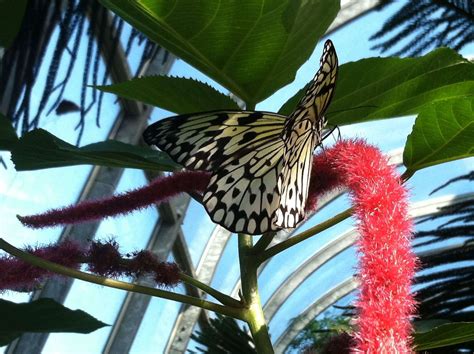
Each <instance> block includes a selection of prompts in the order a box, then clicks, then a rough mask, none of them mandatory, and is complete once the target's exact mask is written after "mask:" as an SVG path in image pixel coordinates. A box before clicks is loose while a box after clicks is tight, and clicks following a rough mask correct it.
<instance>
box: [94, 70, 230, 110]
mask: <svg viewBox="0 0 474 354" xmlns="http://www.w3.org/2000/svg"><path fill="white" fill-rule="evenodd" d="M97 88H98V89H99V90H101V91H104V92H110V93H113V94H116V95H117V96H120V97H124V98H128V99H132V100H137V101H141V102H143V103H146V104H150V105H152V106H157V107H161V108H163V109H166V110H168V111H171V112H174V113H176V114H184V113H193V112H202V111H213V110H218V109H239V106H238V105H237V103H235V101H233V100H232V99H231V98H230V97H229V96H228V95H225V94H223V93H221V92H219V91H217V90H216V89H215V88H213V87H211V86H209V85H208V84H205V83H202V82H200V81H197V80H193V79H186V78H183V77H170V76H147V77H142V78H138V79H133V80H131V81H126V82H122V83H118V84H114V85H109V86H98V87H97Z"/></svg>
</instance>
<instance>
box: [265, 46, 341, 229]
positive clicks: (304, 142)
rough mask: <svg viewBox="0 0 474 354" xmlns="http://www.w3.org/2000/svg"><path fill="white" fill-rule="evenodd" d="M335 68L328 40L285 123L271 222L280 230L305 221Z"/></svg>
mask: <svg viewBox="0 0 474 354" xmlns="http://www.w3.org/2000/svg"><path fill="white" fill-rule="evenodd" d="M337 65H338V64H337V55H336V51H335V49H334V46H333V44H332V42H331V41H329V40H328V41H326V43H325V45H324V51H323V55H322V56H321V61H320V68H319V70H318V72H317V73H316V75H315V76H314V79H313V81H312V82H311V84H310V86H309V88H308V90H307V91H306V93H305V95H304V96H303V98H302V99H301V101H300V102H299V104H298V106H297V108H296V110H295V111H294V112H293V113H292V114H291V115H290V116H289V117H288V120H287V121H286V123H285V128H284V132H283V141H284V143H285V153H284V155H283V161H284V163H283V167H282V170H281V174H280V176H279V178H278V182H277V192H278V194H279V195H280V205H279V207H278V208H277V210H276V212H275V215H274V218H273V223H274V224H275V225H277V226H280V227H282V228H294V227H296V226H297V225H298V223H299V222H301V221H302V220H303V219H304V217H305V212H304V208H305V205H306V200H307V197H308V189H309V181H310V176H311V167H312V156H313V151H314V148H315V147H316V146H318V145H319V144H320V143H321V138H322V130H323V128H324V126H325V125H326V119H325V117H324V112H325V111H326V109H327V107H328V105H329V103H330V101H331V98H332V94H333V91H334V87H335V83H336V76H337V68H338V66H337Z"/></svg>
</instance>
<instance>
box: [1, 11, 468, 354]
mask: <svg viewBox="0 0 474 354" xmlns="http://www.w3.org/2000/svg"><path fill="white" fill-rule="evenodd" d="M401 3H402V2H398V3H397V4H395V5H392V6H390V7H388V8H387V9H386V10H385V11H384V12H371V13H369V14H368V15H366V16H364V17H362V18H360V19H358V20H356V21H353V22H352V23H351V24H350V25H349V26H348V27H344V28H342V29H341V30H339V31H337V32H335V33H333V34H331V37H330V38H331V40H332V41H333V42H334V44H335V47H336V50H337V52H338V56H339V61H340V63H341V64H342V63H345V62H348V61H354V60H358V59H361V58H365V57H371V56H378V55H379V53H377V52H375V51H373V50H371V49H370V47H371V46H372V45H373V42H370V41H369V40H368V38H369V37H370V36H371V35H372V34H373V33H374V32H375V31H376V30H377V29H379V27H380V25H381V23H382V21H383V19H384V18H386V17H387V16H388V15H389V14H390V13H392V12H393V11H394V10H395V9H396V8H398V6H400V4H401ZM127 27H128V26H126V28H127ZM125 34H126V33H125ZM53 35H54V36H57V31H56V32H55V33H54V34H53ZM124 36H125V35H124ZM83 42H84V43H82V45H83V46H84V45H85V41H83ZM322 42H324V41H321V42H320V44H319V45H318V46H317V47H316V49H315V51H314V53H313V55H312V56H311V58H310V59H309V60H308V61H307V62H306V63H305V64H304V65H303V66H302V67H301V68H300V69H299V70H298V72H297V75H296V78H295V81H294V82H293V83H291V84H289V85H287V86H285V87H284V88H282V89H280V90H279V91H277V92H276V93H275V94H274V95H272V96H271V97H270V98H268V99H266V100H265V101H263V102H261V103H260V104H259V105H258V106H257V109H259V110H266V111H277V110H278V109H279V108H280V106H281V105H282V104H283V103H284V102H285V101H286V100H287V99H288V98H290V97H291V96H292V95H293V94H294V93H295V92H296V91H297V90H298V89H300V88H301V87H303V86H304V85H305V84H306V83H307V82H308V81H309V80H310V79H311V78H312V77H313V76H314V74H315V72H316V71H317V68H318V65H319V57H320V55H321V51H322V44H321V43H322ZM53 49H54V48H49V53H48V54H47V55H46V58H50V57H51V52H52V50H53ZM463 53H464V54H473V53H474V45H470V46H469V47H467V48H466V49H465V50H464V51H463ZM138 59H139V58H138V56H137V55H132V56H131V58H130V62H131V66H132V68H136V67H137V65H138ZM83 60H84V58H78V61H79V62H80V61H83ZM64 64H65V63H62V66H61V68H60V71H61V70H63V71H64V68H65V65H64ZM78 64H79V65H78V66H77V68H81V67H82V66H81V65H80V63H78ZM78 70H79V69H78ZM101 70H103V65H101ZM170 74H171V75H175V76H185V77H192V78H195V79H198V80H201V81H204V82H208V83H210V84H211V85H213V86H214V87H216V88H217V89H218V90H221V91H222V92H226V91H225V89H224V88H222V87H221V86H219V85H217V84H216V83H215V82H213V81H212V80H210V79H209V78H207V77H206V76H205V75H203V74H202V73H200V72H199V71H197V70H195V69H194V68H192V67H191V66H189V65H188V64H186V63H185V62H183V61H182V60H178V61H177V62H176V64H175V65H174V66H173V68H172V70H171V73H170ZM44 78H45V69H43V70H42V71H41V73H40V75H39V80H38V86H37V89H36V91H35V92H36V95H37V93H38V92H41V87H42V85H43V84H44ZM80 85H82V75H81V73H80V72H74V73H73V75H72V81H71V82H70V84H69V86H68V89H67V90H66V95H65V98H67V99H70V100H72V101H78V98H79V90H78V89H77V88H78V87H80ZM90 90H92V89H90ZM89 92H90V91H89ZM38 100H39V97H38V96H34V102H33V106H34V105H35V104H37V103H38ZM52 101H53V99H52V100H51V102H52ZM118 110H119V106H118V105H117V104H116V103H115V97H114V96H113V95H105V96H104V108H103V110H102V112H103V114H102V117H101V122H102V128H101V129H98V128H96V127H95V126H94V123H93V122H94V119H95V111H94V112H92V113H90V114H89V117H88V127H87V128H86V129H87V131H86V134H85V135H84V139H83V142H82V144H87V143H91V142H95V141H100V140H104V139H105V138H106V136H107V134H108V132H109V130H110V127H111V126H112V123H113V120H114V119H115V117H116V114H117V113H118ZM169 115H172V113H170V112H167V111H165V110H162V109H159V108H155V109H154V111H153V113H152V118H151V121H154V120H157V119H160V118H162V117H165V116H169ZM75 119H76V117H75V116H74V115H66V116H60V117H58V116H56V115H55V114H54V113H52V114H51V115H50V116H48V117H46V119H44V120H43V125H42V127H43V128H45V129H47V130H49V131H50V132H52V133H53V134H56V135H58V136H60V137H61V138H62V139H65V140H67V141H70V142H74V141H75V136H76V134H77V133H76V132H74V131H73V129H72V128H71V126H72V125H75V123H76V120H75ZM71 121H72V123H71ZM413 122H414V118H413V117H403V118H399V119H393V120H390V121H378V122H370V123H363V124H357V125H353V126H349V127H342V128H341V135H342V137H344V138H347V137H364V138H367V139H368V141H369V142H371V143H374V144H376V145H378V146H379V147H380V148H381V149H382V150H383V151H386V152H388V151H392V150H394V149H397V148H401V147H403V145H404V143H405V138H406V136H407V135H408V134H409V132H410V131H411V127H412V125H413ZM387 129H389V130H390V134H387ZM328 140H331V139H330V138H329V139H328ZM329 143H330V141H329ZM4 155H5V154H4ZM5 160H8V158H7V159H5ZM473 167H474V160H473V159H466V160H460V161H455V162H451V163H449V164H446V165H443V166H438V167H432V168H429V169H426V170H423V171H420V172H419V173H417V174H416V175H415V176H414V178H413V179H412V180H411V181H410V188H411V195H412V200H413V201H420V200H424V199H426V198H427V197H428V194H429V192H430V191H431V190H432V189H434V188H435V187H436V186H438V185H439V184H441V183H442V182H444V181H445V180H446V179H448V178H449V177H454V176H457V175H459V174H461V173H463V172H466V171H469V170H472V169H473ZM90 171H91V167H90V166H75V167H68V168H61V169H50V170H43V171H35V172H25V173H16V172H15V171H14V170H13V167H12V165H11V164H9V166H8V169H7V170H4V169H0V212H1V213H2V215H3V218H2V220H3V222H2V231H3V233H2V234H3V235H2V237H5V238H6V239H7V241H9V242H12V243H13V244H15V245H16V246H23V245H25V244H36V243H45V242H51V241H54V240H56V239H57V238H58V237H59V235H60V233H61V229H59V228H54V229H46V230H42V231H37V230H35V231H32V230H29V229H26V228H24V227H22V226H21V224H20V223H19V222H18V221H17V220H16V218H15V215H16V214H23V215H26V214H32V213H36V212H42V211H44V210H47V209H49V208H52V207H59V206H63V205H67V204H70V203H74V202H75V201H76V199H77V197H78V195H79V193H80V190H81V188H82V185H83V184H84V182H85V180H86V179H87V177H88V175H89V173H90ZM62 181H67V183H62ZM427 181H428V182H427ZM145 183H146V180H145V177H144V175H143V173H142V172H141V171H138V170H127V171H126V172H125V173H124V175H123V177H122V179H121V181H120V184H119V186H118V188H117V191H124V190H127V189H130V188H135V187H138V186H141V185H144V184H145ZM467 188H469V187H468V184H467V183H459V184H455V185H453V186H450V187H449V188H447V189H445V190H443V191H442V192H440V193H438V194H437V196H441V195H450V194H459V193H463V192H466V191H467ZM347 205H348V200H347V198H344V197H343V198H339V199H338V200H337V201H336V202H335V203H333V204H331V205H330V206H329V207H327V208H325V209H324V210H323V211H322V212H321V213H319V214H318V215H316V216H315V217H314V219H312V220H310V221H309V222H308V224H307V225H305V227H309V226H310V225H311V224H315V223H316V222H320V221H322V220H324V219H325V218H327V217H329V216H330V215H333V213H335V212H337V211H340V210H342V208H345V207H347ZM157 218H158V215H157V213H156V211H155V210H154V209H153V208H149V209H146V210H145V211H141V212H137V213H134V214H132V215H130V216H127V217H124V218H117V219H111V220H106V221H104V222H102V223H101V225H100V228H99V230H98V231H97V233H96V235H97V237H98V238H102V239H104V238H108V237H111V236H113V237H116V238H117V240H118V241H119V243H120V244H121V246H122V249H123V250H124V251H132V250H136V249H139V248H142V247H144V246H145V244H146V240H147V239H148V236H149V235H150V233H151V226H152V225H153V224H154V222H155V220H157ZM213 227H214V225H213V224H212V223H211V222H210V221H209V219H208V218H207V215H206V213H205V211H204V210H203V209H202V208H201V207H200V206H199V205H197V204H195V203H193V204H192V205H191V206H190V209H189V211H188V214H187V215H186V218H185V220H184V224H183V230H184V233H185V237H186V241H187V243H188V245H189V246H190V253H191V257H192V259H193V263H194V265H195V266H196V265H197V264H198V262H199V257H200V255H201V253H202V251H203V249H204V248H205V246H206V241H207V239H208V237H209V235H210V232H211V231H212V229H213ZM351 227H353V224H352V221H350V220H348V221H346V222H344V223H341V224H340V225H338V226H337V227H335V228H333V229H331V230H329V231H327V232H325V233H323V234H321V235H318V238H313V239H311V240H308V241H307V242H305V243H303V244H301V245H299V246H297V247H294V248H292V249H291V250H289V251H287V252H285V253H284V254H282V255H279V256H277V257H275V258H274V260H272V261H271V262H270V263H269V264H268V266H267V268H266V269H265V271H264V272H263V273H262V275H261V277H260V283H261V293H262V300H263V301H265V300H266V299H268V298H269V296H270V295H271V292H272V291H273V290H274V289H275V288H276V287H277V286H278V284H279V283H280V282H281V281H282V280H283V279H284V278H285V277H287V276H288V275H289V274H291V272H292V271H293V270H294V269H295V268H296V267H297V266H298V265H299V264H300V263H301V262H303V261H304V260H306V259H307V258H308V257H310V256H311V254H312V253H314V251H315V250H317V249H319V248H320V247H322V246H323V245H324V244H325V242H327V241H329V240H331V239H332V238H334V237H335V235H337V234H339V233H341V232H344V231H346V230H347V229H350V228H351ZM347 259H349V260H350V261H347V262H346V261H341V260H347ZM355 261H356V259H355V256H354V250H353V249H350V250H348V251H347V252H346V253H343V254H341V255H339V256H338V257H336V258H335V259H334V260H332V261H331V262H330V263H328V264H327V265H325V266H324V268H323V269H321V271H319V272H317V273H315V274H313V275H312V276H311V277H310V278H309V279H308V280H307V281H306V282H305V283H304V284H303V285H302V286H300V287H299V288H298V289H297V290H296V291H295V293H294V294H293V295H292V296H291V297H290V298H289V299H288V302H287V303H286V304H285V305H284V306H283V307H282V308H281V309H280V310H279V311H278V313H277V314H276V316H275V317H274V319H273V320H272V321H271V322H270V330H271V333H272V339H276V338H277V337H278V335H279V334H281V333H282V332H283V330H284V329H285V328H286V326H287V325H288V321H289V320H290V319H291V318H293V317H294V316H296V315H297V314H298V312H300V311H303V310H304V309H305V307H306V306H309V304H310V303H311V302H312V301H313V300H314V297H315V296H316V295H321V293H322V292H324V290H325V289H329V288H331V287H332V286H334V285H335V284H337V282H338V281H341V280H343V279H344V278H345V277H346V276H347V275H349V274H351V272H352V271H353V267H354V266H355ZM237 264H238V261H237V258H236V239H235V238H233V239H231V240H230V241H229V242H228V244H227V247H226V249H225V251H224V257H222V258H221V260H220V263H219V265H218V268H217V271H216V274H215V277H214V279H213V280H212V284H213V285H214V286H216V287H218V288H219V289H221V290H224V291H226V292H228V291H230V289H232V288H233V286H234V283H235V281H236V280H237V278H238V274H239V273H238V267H237ZM311 284H318V290H317V291H315V290H314V289H313V288H314V286H312V285H311ZM179 291H182V289H179ZM124 296H125V293H124V292H122V291H119V290H113V289H109V288H104V287H98V286H96V285H91V284H87V283H84V282H80V281H77V282H76V283H75V284H74V286H73V288H72V290H71V293H70V295H69V296H68V298H67V300H66V306H69V307H71V308H81V309H83V310H85V311H87V312H89V313H91V314H93V315H94V316H96V317H97V318H99V319H100V320H102V321H104V322H107V323H112V322H113V321H114V320H115V318H116V315H117V313H118V311H119V309H120V306H121V302H122V301H123V298H124ZM3 297H4V298H8V299H13V300H14V301H26V300H27V299H28V296H26V295H24V294H22V295H17V294H13V293H7V294H4V295H3ZM179 307H180V305H179V304H176V303H173V302H171V301H165V300H161V299H153V300H152V302H151V305H150V307H149V311H148V312H147V314H146V315H145V318H144V321H143V323H142V325H141V327H140V329H139V333H138V336H137V339H136V340H135V342H134V344H133V347H132V352H133V353H151V352H153V353H157V352H159V351H160V350H162V348H164V347H165V345H166V340H167V337H168V334H169V331H170V330H171V328H172V325H173V322H174V319H175V317H176V315H177V313H178V310H179ZM109 331H110V327H106V328H103V329H101V330H99V331H96V332H94V333H93V334H91V335H87V336H85V335H80V334H54V335H51V336H50V337H49V339H48V341H47V343H46V346H45V349H44V352H45V353H64V352H68V353H84V352H88V353H94V352H100V350H101V349H102V347H103V345H104V343H105V340H106V339H107V336H108V333H109ZM157 333H159V335H156V334H157ZM151 348H153V349H151Z"/></svg>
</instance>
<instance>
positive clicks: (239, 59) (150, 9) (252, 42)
mask: <svg viewBox="0 0 474 354" xmlns="http://www.w3.org/2000/svg"><path fill="white" fill-rule="evenodd" d="M100 2H101V3H102V4H103V5H104V6H106V7H108V8H109V9H110V10H112V11H113V12H115V13H117V14H118V15H119V16H121V17H122V18H123V19H124V20H125V21H127V22H129V23H130V24H131V25H132V26H134V27H135V28H137V29H138V30H139V31H141V32H142V33H144V34H145V35H146V36H148V37H149V38H150V39H151V40H153V41H155V42H157V43H158V44H160V45H162V46H164V47H165V48H166V49H168V50H169V51H171V52H172V53H174V54H176V55H177V56H178V57H180V58H181V59H183V60H185V61H187V62H188V63H189V64H191V65H193V66H195V67H196V68H197V69H199V70H200V71H202V72H203V73H205V74H206V75H208V76H209V77H211V78H212V79H214V80H215V81H217V82H218V83H220V84H222V85H223V86H224V87H226V88H227V89H229V90H230V91H231V92H232V93H234V94H236V95H237V96H239V97H240V98H242V99H243V100H244V101H245V102H246V103H247V104H249V105H252V104H254V103H257V102H260V101H262V100H263V99H265V98H266V97H268V96H270V95H271V94H272V93H273V92H275V91H276V90H277V89H279V88H281V87H283V86H284V85H286V84H288V83H290V82H291V81H292V80H293V79H294V76H295V73H296V70H297V69H298V68H299V67H300V66H301V65H302V64H303V63H304V62H305V61H306V60H307V59H308V58H309V56H310V55H311V53H312V52H313V50H314V47H315V46H316V43H317V41H318V40H319V38H320V37H321V36H322V35H323V34H324V33H325V32H326V30H327V28H328V27H329V25H330V24H331V23H332V21H333V20H334V18H335V17H336V14H337V12H338V10H339V1H338V0H311V1H306V0H240V1H221V0H192V1H189V0H133V1H132V0H100Z"/></svg>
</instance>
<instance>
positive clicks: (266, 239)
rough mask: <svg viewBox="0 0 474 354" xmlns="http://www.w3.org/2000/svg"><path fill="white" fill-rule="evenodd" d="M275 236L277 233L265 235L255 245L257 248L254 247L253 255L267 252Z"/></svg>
mask: <svg viewBox="0 0 474 354" xmlns="http://www.w3.org/2000/svg"><path fill="white" fill-rule="evenodd" d="M275 235H276V233H275V232H267V233H266V234H263V235H262V237H260V239H259V240H258V241H257V243H256V244H255V246H253V248H252V253H253V254H259V253H261V252H263V251H265V249H266V248H267V247H268V245H269V244H270V243H271V242H272V240H273V238H274V237H275Z"/></svg>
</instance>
